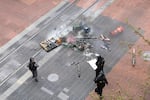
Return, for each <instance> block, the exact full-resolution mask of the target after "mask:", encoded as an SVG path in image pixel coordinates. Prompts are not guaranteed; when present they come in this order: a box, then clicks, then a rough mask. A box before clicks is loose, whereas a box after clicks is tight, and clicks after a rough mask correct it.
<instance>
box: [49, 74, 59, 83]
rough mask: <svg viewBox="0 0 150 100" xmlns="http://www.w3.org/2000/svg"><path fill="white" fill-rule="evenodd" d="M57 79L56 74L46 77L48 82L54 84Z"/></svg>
mask: <svg viewBox="0 0 150 100" xmlns="http://www.w3.org/2000/svg"><path fill="white" fill-rule="evenodd" d="M58 79H59V76H58V75H57V74H50V75H48V80H49V81H51V82H55V81H57V80H58Z"/></svg>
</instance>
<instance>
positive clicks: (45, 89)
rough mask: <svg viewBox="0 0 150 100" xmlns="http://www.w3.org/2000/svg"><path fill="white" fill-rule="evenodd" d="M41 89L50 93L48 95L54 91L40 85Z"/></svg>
mask: <svg viewBox="0 0 150 100" xmlns="http://www.w3.org/2000/svg"><path fill="white" fill-rule="evenodd" d="M41 90H42V91H44V92H46V93H48V94H50V95H54V93H53V92H52V91H51V90H49V89H47V88H45V87H41Z"/></svg>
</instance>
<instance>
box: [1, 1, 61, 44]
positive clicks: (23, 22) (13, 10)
mask: <svg viewBox="0 0 150 100" xmlns="http://www.w3.org/2000/svg"><path fill="white" fill-rule="evenodd" d="M60 2H61V0H44V2H43V0H16V1H11V0H1V1H0V6H1V9H0V12H1V13H0V22H1V24H0V36H1V39H0V46H2V45H4V44H5V43H7V42H8V41H9V40H11V39H12V38H13V37H15V36H16V35H17V34H19V33H20V32H22V31H23V30H24V29H25V28H26V27H28V26H29V25H30V24H32V23H33V22H34V21H36V20H37V19H38V18H40V17H41V16H42V15H44V14H45V13H47V12H48V11H49V10H50V9H52V8H54V7H55V6H57V5H58V4H59V3H60Z"/></svg>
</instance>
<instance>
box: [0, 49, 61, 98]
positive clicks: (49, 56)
mask: <svg viewBox="0 0 150 100" xmlns="http://www.w3.org/2000/svg"><path fill="white" fill-rule="evenodd" d="M61 49H62V46H59V47H57V48H56V49H54V50H53V51H52V52H50V53H48V54H47V55H46V56H45V57H44V58H43V59H42V60H40V61H39V62H38V64H39V66H40V67H39V69H40V68H41V67H42V66H43V65H44V64H45V63H46V62H47V61H48V60H49V59H50V58H52V57H53V56H54V55H55V54H56V53H58V52H59V51H60V50H61ZM31 76H32V74H31V72H30V71H27V72H26V73H25V74H24V75H23V76H22V77H21V78H19V79H18V80H17V81H16V83H14V84H13V85H12V86H11V87H10V88H8V89H7V90H6V91H5V92H4V93H3V94H1V96H0V98H1V100H6V98H7V97H8V96H10V95H11V94H12V93H13V92H14V91H16V90H17V89H18V88H19V87H20V86H21V85H22V84H23V83H24V82H25V81H26V80H27V79H28V78H29V77H31Z"/></svg>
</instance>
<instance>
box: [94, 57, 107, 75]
mask: <svg viewBox="0 0 150 100" xmlns="http://www.w3.org/2000/svg"><path fill="white" fill-rule="evenodd" d="M104 64H105V60H104V58H103V57H101V56H98V57H97V61H96V66H97V68H96V70H95V71H96V77H97V76H98V75H99V72H100V71H103V67H104ZM103 72H104V71H103Z"/></svg>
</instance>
